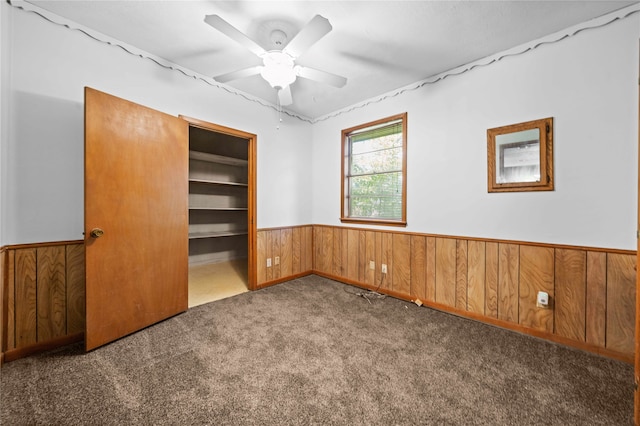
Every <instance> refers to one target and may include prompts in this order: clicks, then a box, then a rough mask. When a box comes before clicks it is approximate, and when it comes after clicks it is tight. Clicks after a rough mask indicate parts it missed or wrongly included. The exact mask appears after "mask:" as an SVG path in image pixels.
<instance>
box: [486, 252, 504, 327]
mask: <svg viewBox="0 0 640 426" xmlns="http://www.w3.org/2000/svg"><path fill="white" fill-rule="evenodd" d="M485 259H486V262H487V263H486V265H485V312H484V313H485V315H486V316H488V317H491V318H498V265H499V259H500V256H499V254H498V243H493V242H487V243H486V244H485Z"/></svg>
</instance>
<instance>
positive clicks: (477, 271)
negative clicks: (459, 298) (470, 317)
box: [467, 241, 486, 315]
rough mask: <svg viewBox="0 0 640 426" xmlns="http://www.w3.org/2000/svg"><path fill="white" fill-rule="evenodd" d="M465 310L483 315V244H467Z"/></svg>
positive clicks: (478, 242) (471, 242)
mask: <svg viewBox="0 0 640 426" xmlns="http://www.w3.org/2000/svg"><path fill="white" fill-rule="evenodd" d="M467 256H468V261H467V262H468V278H467V281H468V290H467V310H469V311H471V312H475V313H478V314H483V315H484V307H485V306H484V305H485V286H484V283H485V265H486V261H485V242H484V241H469V243H468V253H467Z"/></svg>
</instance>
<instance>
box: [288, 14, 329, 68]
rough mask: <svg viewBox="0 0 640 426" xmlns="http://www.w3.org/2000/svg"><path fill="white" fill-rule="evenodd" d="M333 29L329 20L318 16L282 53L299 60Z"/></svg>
mask: <svg viewBox="0 0 640 426" xmlns="http://www.w3.org/2000/svg"><path fill="white" fill-rule="evenodd" d="M332 28H333V27H332V26H331V24H330V23H329V20H328V19H327V18H324V17H322V16H320V15H316V16H314V17H313V19H312V20H311V21H309V23H308V24H307V25H306V26H305V27H304V28H303V29H301V30H300V32H299V33H298V34H296V36H295V37H294V38H293V40H291V41H290V42H289V44H287V46H286V47H285V48H284V49H282V51H283V52H284V53H287V54H288V55H290V56H292V57H293V58H297V57H298V56H300V55H302V54H303V53H304V52H306V51H307V49H308V48H310V47H311V46H312V45H313V44H314V43H315V42H317V41H318V40H320V39H321V38H322V37H324V36H325V35H327V33H329V31H331V29H332Z"/></svg>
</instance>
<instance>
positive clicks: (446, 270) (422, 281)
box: [0, 225, 636, 361]
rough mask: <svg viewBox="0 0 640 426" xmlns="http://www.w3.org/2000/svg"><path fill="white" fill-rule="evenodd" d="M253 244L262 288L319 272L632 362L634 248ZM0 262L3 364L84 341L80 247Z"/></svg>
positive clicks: (372, 236)
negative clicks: (54, 345) (543, 300)
mask: <svg viewBox="0 0 640 426" xmlns="http://www.w3.org/2000/svg"><path fill="white" fill-rule="evenodd" d="M257 240H258V241H257V245H258V247H257V256H258V259H257V263H258V267H257V278H258V288H260V287H264V286H268V285H272V284H276V283H278V282H282V281H285V280H287V279H291V278H295V277H299V276H302V275H306V274H309V273H312V272H315V273H318V274H321V275H324V276H327V277H330V278H333V279H337V280H340V281H343V282H346V283H351V284H355V285H359V286H362V287H368V288H371V289H377V290H379V291H381V292H386V293H388V294H390V295H392V296H395V297H400V298H404V299H407V300H415V299H420V300H421V301H422V302H423V303H424V304H425V305H428V306H432V307H435V308H438V309H442V310H446V311H450V312H453V313H455V314H458V315H463V316H466V317H470V318H473V319H477V320H480V321H484V322H487V323H491V324H494V325H499V326H502V327H505V328H510V329H515V330H517V331H521V332H525V333H529V334H533V335H536V336H538V337H543V338H547V339H549V340H553V341H557V342H560V343H565V344H569V345H573V346H576V347H580V348H583V349H587V350H591V351H594V352H599V353H602V354H605V355H609V356H614V357H617V358H620V359H624V360H627V361H631V360H632V358H633V351H634V330H635V293H636V283H635V280H636V270H635V263H636V255H635V252H632V251H622V250H602V249H597V248H580V247H565V246H553V245H543V244H540V245H536V244H530V243H516V242H506V241H494V240H479V239H464V238H454V237H446V236H435V235H424V234H411V233H404V232H396V231H377V230H369V229H357V228H347V227H333V226H324V225H305V226H295V227H287V228H272V229H261V230H258V233H257ZM2 256H3V262H2V264H3V271H2V279H3V283H2V289H3V292H2V293H3V304H2V310H0V312H2V315H3V324H4V327H3V330H2V334H1V337H2V339H1V340H2V349H3V353H5V358H6V359H5V360H9V356H7V353H11V352H12V351H20V349H21V348H29V347H34V345H35V346H38V345H40V344H43V343H44V344H46V343H47V342H55V341H58V342H63V341H65V340H64V339H65V338H69V337H70V336H81V333H82V332H83V330H84V318H85V313H84V245H83V244H82V242H65V243H52V244H37V245H32V246H15V247H7V248H5V250H4V252H3V253H2ZM276 258H278V260H279V262H276ZM267 259H271V267H267ZM371 262H373V269H371V267H370V266H371ZM383 263H384V264H386V265H387V270H388V271H387V273H386V274H382V272H381V265H382V264H383ZM538 291H546V292H547V293H549V296H550V307H549V308H548V309H541V308H537V307H536V295H537V292H538Z"/></svg>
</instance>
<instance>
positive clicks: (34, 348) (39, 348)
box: [2, 332, 84, 362]
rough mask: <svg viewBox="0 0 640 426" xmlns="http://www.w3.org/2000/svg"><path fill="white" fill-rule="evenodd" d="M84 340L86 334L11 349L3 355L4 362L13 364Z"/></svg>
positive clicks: (81, 333) (71, 335) (70, 335)
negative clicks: (21, 359)
mask: <svg viewBox="0 0 640 426" xmlns="http://www.w3.org/2000/svg"><path fill="white" fill-rule="evenodd" d="M83 340H84V332H80V333H75V334H69V335H66V336H62V337H57V338H55V339H51V340H47V341H46V342H38V343H34V344H32V345H29V346H23V347H21V348H16V349H11V350H8V351H6V352H5V353H4V354H2V355H3V357H4V362H11V361H15V360H18V359H20V358H25V357H28V356H31V355H35V354H39V353H42V352H46V351H50V350H52V349H57V348H59V347H62V346H67V345H70V344H72V343H77V342H81V341H83Z"/></svg>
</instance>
